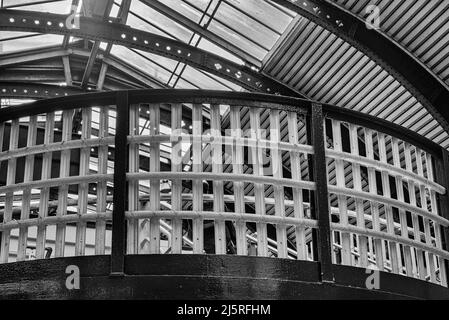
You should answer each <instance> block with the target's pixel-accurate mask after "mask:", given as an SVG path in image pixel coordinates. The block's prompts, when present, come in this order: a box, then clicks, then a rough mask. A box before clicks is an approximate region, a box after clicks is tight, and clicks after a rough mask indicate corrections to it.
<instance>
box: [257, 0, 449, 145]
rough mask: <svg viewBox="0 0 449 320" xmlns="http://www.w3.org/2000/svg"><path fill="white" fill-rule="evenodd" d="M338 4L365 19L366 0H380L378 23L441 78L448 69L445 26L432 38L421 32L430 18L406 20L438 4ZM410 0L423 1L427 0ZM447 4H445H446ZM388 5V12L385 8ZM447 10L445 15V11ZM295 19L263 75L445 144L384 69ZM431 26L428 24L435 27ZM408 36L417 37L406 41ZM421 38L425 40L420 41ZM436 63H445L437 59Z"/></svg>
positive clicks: (443, 136) (444, 138)
mask: <svg viewBox="0 0 449 320" xmlns="http://www.w3.org/2000/svg"><path fill="white" fill-rule="evenodd" d="M339 2H341V3H342V4H343V3H344V4H345V5H346V6H347V7H348V8H351V9H352V10H356V11H358V13H359V14H360V15H361V16H362V17H363V18H365V17H364V15H365V8H366V5H367V4H368V3H369V4H384V9H385V11H382V9H381V12H384V14H386V17H388V19H385V20H384V19H383V18H382V15H381V22H382V24H381V26H383V27H384V28H386V29H385V30H386V32H387V33H388V34H391V35H392V37H397V39H398V40H401V41H405V42H407V43H411V44H412V45H413V47H410V50H411V49H412V48H413V49H415V51H414V53H420V54H421V56H420V57H421V59H423V62H426V63H430V62H432V64H431V65H429V67H431V66H432V70H434V71H435V73H436V72H437V71H439V73H438V75H439V76H440V77H441V76H444V74H446V73H447V70H446V69H447V68H448V64H449V58H448V55H447V54H445V52H447V51H448V50H449V46H448V41H449V36H444V35H445V34H447V32H448V31H449V27H448V25H445V27H441V28H442V30H444V31H445V32H444V31H441V30H439V32H438V34H439V36H438V35H437V36H435V37H434V36H433V34H434V33H432V36H431V37H430V38H432V39H433V41H432V40H431V39H427V37H425V35H423V32H422V31H419V30H420V29H419V28H423V25H424V26H425V25H427V24H429V23H430V20H432V19H431V17H430V18H429V17H428V16H427V15H422V14H420V15H417V14H416V12H415V14H411V17H413V19H411V17H409V18H407V17H408V16H409V15H410V12H409V11H410V10H412V9H415V10H417V11H419V10H420V8H421V7H424V8H426V9H428V10H429V13H431V12H433V11H432V9H435V7H438V6H429V5H425V6H424V5H421V6H420V5H418V4H416V5H406V4H405V3H409V2H411V3H412V1H402V3H403V5H398V3H400V2H401V1H339ZM362 2H363V3H362ZM388 2H390V3H391V2H394V3H395V5H394V6H393V7H394V8H396V11H395V10H393V12H394V14H393V13H391V14H387V12H390V11H391V8H390V7H388V6H385V4H388ZM414 2H419V3H420V4H423V3H424V2H426V3H427V1H414ZM435 2H443V1H435ZM354 3H356V4H357V5H354ZM448 6H449V4H448V3H447V2H446V7H448ZM386 7H388V9H390V10H388V11H387V10H386V9H387V8H386ZM419 12H420V11H419ZM443 13H445V11H444V12H443ZM445 14H446V16H447V17H449V16H448V15H447V13H445ZM393 16H394V17H396V18H394V17H393ZM404 20H405V21H404ZM411 20H413V21H411ZM437 20H438V21H440V20H441V21H440V24H438V22H437V21H435V23H434V24H436V25H440V26H441V24H442V23H443V22H444V23H446V22H447V19H444V17H441V16H439V18H438V19H437ZM442 20H445V21H442ZM406 22H408V23H406ZM294 23H295V25H294V27H293V28H291V30H290V32H289V34H288V35H284V38H283V39H282V41H281V43H280V44H278V47H277V48H276V50H275V52H273V53H272V55H271V56H270V57H269V59H268V60H267V61H266V64H265V66H264V71H265V72H266V73H267V74H269V75H270V76H272V77H274V78H276V79H278V80H279V81H281V82H283V83H286V84H288V85H289V86H290V87H292V88H294V89H296V90H298V91H299V92H301V93H303V94H305V95H306V96H307V97H309V98H311V99H314V100H319V101H322V102H325V103H331V104H336V105H338V106H341V107H345V108H350V109H354V110H357V111H361V112H365V113H368V114H371V115H374V116H377V117H380V118H384V119H386V120H388V121H392V122H395V123H397V124H400V125H402V126H404V127H406V128H409V129H411V130H413V131H416V132H418V133H419V134H421V135H423V136H426V137H427V138H429V139H431V140H433V141H435V142H437V143H438V144H440V145H442V146H444V147H445V148H447V147H448V146H449V136H448V134H447V133H446V132H445V131H444V130H443V128H442V127H441V126H440V125H439V124H438V123H437V121H435V120H434V119H433V117H432V116H431V115H430V114H429V113H428V111H427V110H426V109H425V108H424V107H423V106H422V104H421V103H419V102H418V101H417V100H416V98H415V97H413V95H412V94H411V93H410V92H409V91H408V90H407V89H406V88H404V86H402V85H401V84H400V83H399V82H398V81H397V80H396V79H395V78H393V76H391V75H390V74H389V72H388V71H387V70H385V69H383V68H382V67H380V66H379V65H377V64H376V63H375V62H373V61H372V60H371V59H370V58H369V57H367V56H366V55H365V54H363V53H362V52H360V51H359V50H357V49H356V48H354V47H353V46H351V45H350V44H348V43H347V42H345V41H343V40H342V39H341V38H338V37H337V36H336V35H335V34H332V33H331V32H329V31H327V30H326V29H324V28H322V27H320V26H318V25H317V24H315V23H313V22H312V21H310V20H308V19H306V18H303V17H299V18H298V19H296V20H295V21H294ZM384 23H385V25H384ZM434 24H432V27H435V26H434ZM415 29H418V30H415ZM412 30H413V32H412ZM415 34H418V38H419V39H421V40H422V41H418V39H415V38H416V35H415ZM414 35H415V36H414ZM411 39H415V40H414V41H410V40H411ZM425 39H427V40H426V41H424V40H425ZM441 48H443V50H442V49H441ZM436 61H443V62H438V63H436ZM442 66H443V67H442ZM443 69H444V70H443ZM448 107H449V102H448Z"/></svg>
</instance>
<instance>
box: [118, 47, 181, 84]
mask: <svg viewBox="0 0 449 320" xmlns="http://www.w3.org/2000/svg"><path fill="white" fill-rule="evenodd" d="M111 54H112V55H115V56H116V57H118V58H120V59H122V60H124V61H126V62H128V63H130V64H131V65H133V66H134V67H136V68H138V69H140V70H142V71H143V72H144V73H146V74H148V75H150V76H151V77H153V78H155V79H157V80H159V81H161V82H163V83H167V82H168V80H169V79H170V75H171V72H172V70H169V69H168V68H165V67H163V66H161V65H160V64H157V63H155V62H152V61H150V60H148V59H146V58H145V57H144V55H143V54H142V53H141V54H139V53H138V51H137V50H136V51H133V50H130V49H128V48H125V47H122V46H112V49H111Z"/></svg>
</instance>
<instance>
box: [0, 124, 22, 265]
mask: <svg viewBox="0 0 449 320" xmlns="http://www.w3.org/2000/svg"><path fill="white" fill-rule="evenodd" d="M19 130H20V129H19V119H14V120H12V122H11V130H10V137H9V150H15V149H17V147H18V143H19ZM16 169H17V158H14V157H13V158H10V159H8V169H7V170H8V171H7V174H6V185H7V186H9V185H13V184H15V183H16ZM13 201H14V192H6V195H5V211H4V213H3V223H5V222H9V221H11V219H12V209H13ZM10 235H11V230H9V229H8V230H3V232H2V243H1V254H0V262H1V263H6V262H8V258H9V245H10Z"/></svg>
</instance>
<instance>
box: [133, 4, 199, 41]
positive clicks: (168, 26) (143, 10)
mask: <svg viewBox="0 0 449 320" xmlns="http://www.w3.org/2000/svg"><path fill="white" fill-rule="evenodd" d="M130 11H131V12H132V13H133V14H134V15H136V16H140V18H141V20H146V21H145V22H146V23H148V24H152V25H153V27H155V28H157V29H159V30H164V31H165V32H167V33H168V34H171V35H173V37H174V38H176V39H179V40H180V41H183V42H188V41H189V39H190V37H191V36H192V32H191V31H189V30H187V29H186V28H184V27H183V26H181V25H179V24H178V23H176V22H175V21H173V20H171V19H170V18H167V17H166V16H164V15H162V14H160V13H159V12H157V11H156V10H153V9H152V8H150V7H149V6H147V5H145V4H144V3H142V2H141V1H137V0H134V1H131V7H130ZM133 21H134V22H135V20H131V19H128V21H127V24H128V25H130V26H131V27H134V28H138V27H139V26H138V25H133V24H132V23H133Z"/></svg>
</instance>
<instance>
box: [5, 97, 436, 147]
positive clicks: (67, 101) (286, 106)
mask: <svg viewBox="0 0 449 320" xmlns="http://www.w3.org/2000/svg"><path fill="white" fill-rule="evenodd" d="M123 92H127V94H128V101H129V103H130V104H138V103H148V102H149V101H151V102H152V103H164V102H165V103H207V104H208V103H210V104H213V103H221V104H234V105H238V104H245V105H247V106H258V107H261V108H266V109H272V108H275V109H283V110H286V111H296V112H298V111H299V110H301V111H302V112H304V113H307V114H309V113H310V108H311V106H312V105H313V104H319V105H322V107H323V112H324V113H325V114H330V115H332V116H333V117H335V118H336V119H340V120H343V121H344V120H347V121H349V120H354V121H355V122H356V123H357V124H360V125H362V126H364V127H367V128H372V129H378V128H382V130H385V133H388V134H391V135H394V136H396V137H398V138H401V139H403V140H405V141H408V142H410V143H413V144H415V145H419V147H420V148H422V149H423V150H426V151H429V152H432V153H437V152H439V151H440V150H441V146H439V145H438V144H436V143H435V142H433V141H431V140H429V139H427V138H425V137H423V136H421V135H419V134H418V133H416V132H413V131H411V130H409V129H407V128H404V127H401V126H399V125H397V124H394V123H391V122H389V121H387V120H384V119H381V118H378V117H375V116H372V115H368V114H365V113H361V112H358V111H354V110H350V109H346V108H341V107H337V106H334V105H330V104H321V103H320V102H318V101H311V100H306V99H301V98H294V97H287V96H281V95H273V94H265V93H248V92H229V91H222V90H194V89H135V90H120V91H109V92H92V93H83V94H75V95H71V96H66V97H56V98H50V99H43V100H37V101H35V102H31V103H25V104H22V105H19V106H12V107H7V108H2V109H0V119H2V120H3V121H9V120H12V119H15V118H20V117H28V116H32V115H37V114H39V113H44V112H52V111H56V110H66V109H71V108H74V107H77V108H83V107H99V106H107V105H114V104H115V102H116V97H117V95H120V94H121V93H123Z"/></svg>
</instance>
